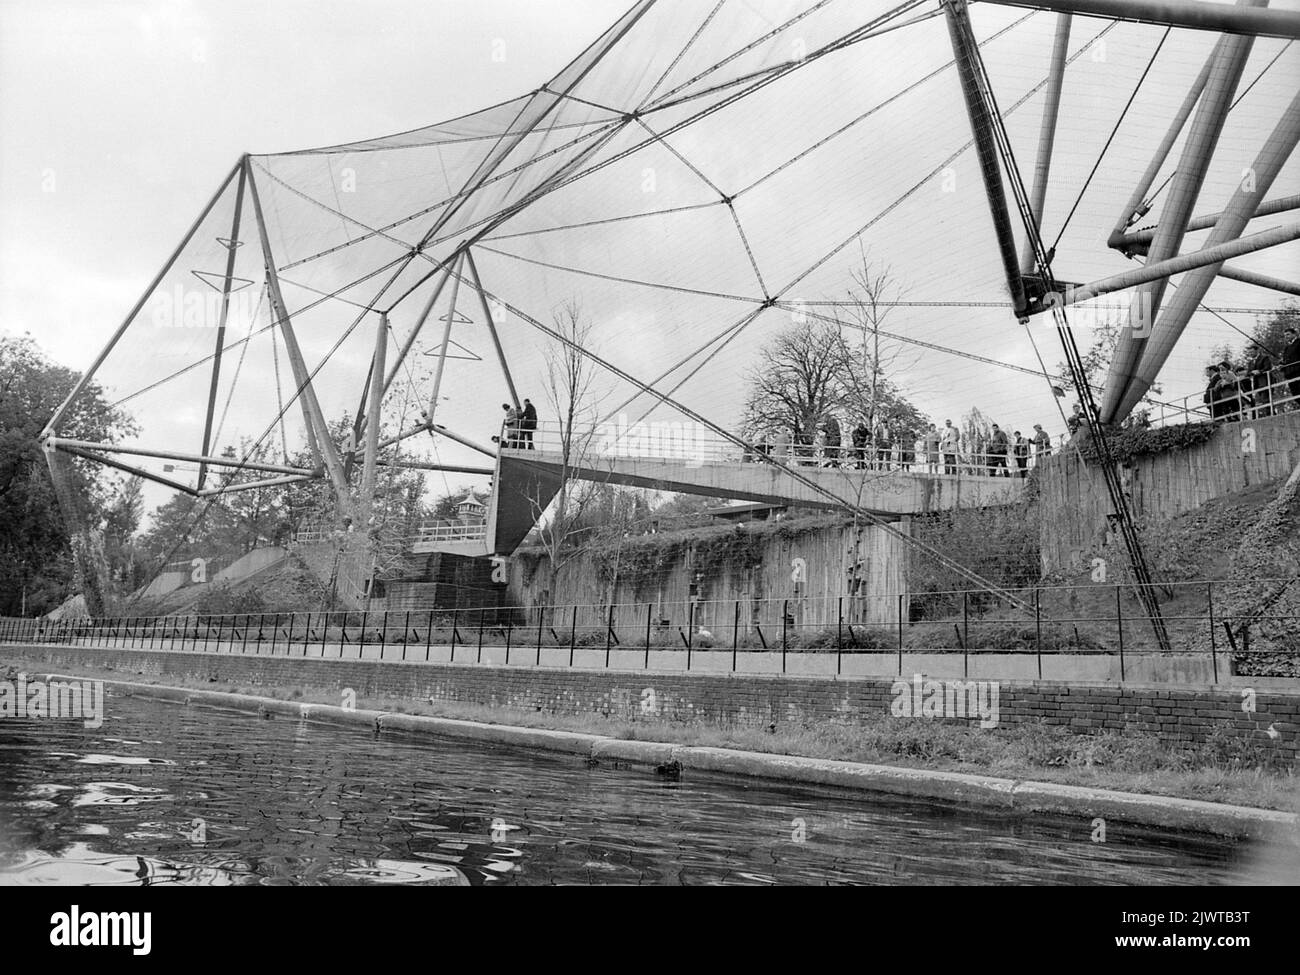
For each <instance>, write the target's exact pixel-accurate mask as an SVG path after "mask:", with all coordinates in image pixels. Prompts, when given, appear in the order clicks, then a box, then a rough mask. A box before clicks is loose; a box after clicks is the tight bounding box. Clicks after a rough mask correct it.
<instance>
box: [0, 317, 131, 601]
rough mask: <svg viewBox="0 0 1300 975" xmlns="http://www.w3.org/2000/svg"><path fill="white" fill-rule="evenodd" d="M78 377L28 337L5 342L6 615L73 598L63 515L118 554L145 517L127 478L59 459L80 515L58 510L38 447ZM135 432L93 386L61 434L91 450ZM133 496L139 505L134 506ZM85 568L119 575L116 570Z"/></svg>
mask: <svg viewBox="0 0 1300 975" xmlns="http://www.w3.org/2000/svg"><path fill="white" fill-rule="evenodd" d="M78 378H79V375H78V373H76V372H74V371H73V370H71V369H67V368H65V367H63V366H60V365H57V364H55V363H53V362H51V361H50V359H49V358H48V357H47V356H46V355H45V354H44V353H43V352H42V351H41V349H40V348H39V347H38V346H37V344H36V343H35V342H34V341H33V340H32V338H31V337H30V336H26V335H24V336H21V337H0V613H6V614H11V615H16V614H18V613H19V612H20V611H23V610H24V609H25V610H26V612H27V613H28V614H29V615H30V614H32V613H44V612H48V611H49V610H51V609H53V608H54V607H55V606H57V605H58V604H59V603H61V602H63V601H64V600H65V599H67V598H68V596H70V595H71V594H72V593H73V591H74V589H75V574H76V573H75V567H74V564H73V559H72V551H71V548H70V546H69V530H68V529H69V526H68V525H67V523H66V522H65V515H67V514H71V515H72V516H73V518H74V519H75V520H76V521H79V522H80V524H76V525H75V528H76V529H77V530H82V531H85V532H87V533H90V534H92V535H94V536H95V537H96V538H97V539H100V540H103V541H104V542H106V543H107V548H108V549H109V551H110V552H118V554H119V555H120V554H121V553H120V551H119V549H120V548H121V546H122V544H123V543H124V541H125V539H126V538H127V537H129V535H130V533H131V532H132V531H134V527H135V526H134V520H133V518H138V516H139V510H138V487H137V488H134V489H132V488H128V487H125V484H126V483H129V482H126V480H125V479H124V478H123V477H121V476H119V475H115V474H110V473H107V472H105V471H104V470H103V469H102V468H100V467H98V465H93V464H91V463H90V462H88V461H83V460H81V459H79V458H71V457H67V456H66V455H59V465H60V468H61V469H62V470H64V471H65V472H66V476H67V480H68V483H67V489H68V490H67V493H68V497H69V498H71V499H74V500H75V501H76V502H77V509H78V510H76V511H74V512H71V513H65V512H63V511H61V509H60V507H59V502H58V498H57V496H56V493H55V488H54V484H53V482H52V480H51V478H50V472H49V466H48V464H47V462H46V459H45V456H44V454H43V451H42V448H41V446H40V444H39V443H38V442H37V439H36V438H37V437H38V436H39V435H40V433H41V430H42V428H43V427H44V425H45V423H46V422H47V421H48V420H49V418H50V417H51V416H52V415H53V413H54V411H55V409H57V408H58V406H59V404H60V403H62V402H63V400H64V399H65V398H66V397H67V395H68V394H69V393H70V392H71V391H72V388H73V386H74V385H75V384H76V382H77V380H78ZM133 431H134V424H133V422H132V420H131V418H130V416H129V415H127V414H126V413H125V412H123V411H121V410H118V409H116V408H114V407H113V406H112V405H110V404H109V403H108V401H107V400H106V399H105V397H104V395H103V391H102V390H101V388H100V387H99V385H98V384H96V383H94V382H92V383H89V384H88V385H87V386H86V388H85V390H84V391H83V393H82V394H81V396H80V397H79V398H78V399H77V400H76V402H74V403H73V405H72V408H71V409H70V410H69V411H68V412H67V413H66V414H65V416H64V419H63V422H62V424H61V428H60V433H61V435H63V436H66V437H70V438H74V439H80V440H90V441H93V442H95V443H111V442H113V441H114V440H116V439H118V438H120V437H123V436H126V435H128V434H130V433H132V432H133ZM132 491H134V492H135V498H136V501H135V502H131V501H130V500H129V495H130V493H131V492H132ZM124 493H125V495H126V497H125V498H124ZM133 512H134V514H133ZM95 547H96V548H97V549H98V548H99V546H98V545H96V546H95ZM86 568H87V569H88V570H90V571H94V572H95V573H96V574H97V575H98V574H99V573H100V572H105V571H106V570H107V571H106V574H115V573H114V572H113V570H114V568H115V567H114V566H106V565H101V566H87V567H86ZM116 568H118V569H120V568H121V566H117V567H116Z"/></svg>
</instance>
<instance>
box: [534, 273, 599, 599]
mask: <svg viewBox="0 0 1300 975" xmlns="http://www.w3.org/2000/svg"><path fill="white" fill-rule="evenodd" d="M552 326H553V327H554V329H555V331H556V332H558V333H559V334H560V335H561V336H562V341H559V342H555V343H553V344H552V345H550V346H548V347H547V348H546V350H545V353H544V354H545V356H546V402H547V405H548V406H549V408H550V410H551V414H552V415H553V416H554V417H555V418H556V420H555V425H556V429H555V433H554V439H553V440H551V441H550V442H549V443H548V442H547V441H546V440H544V441H543V447H544V448H545V449H558V451H559V454H560V470H559V488H558V490H556V491H555V493H554V495H552V494H551V493H550V491H549V489H548V488H547V487H546V486H545V483H544V482H541V483H539V484H538V485H537V486H536V487H535V488H534V490H533V491H531V492H530V495H529V501H530V504H531V505H532V508H533V516H534V519H535V520H536V521H537V522H538V527H537V534H538V540H539V542H540V544H541V546H542V549H543V550H544V551H545V553H546V557H547V560H548V561H549V562H550V564H551V577H552V579H554V577H555V573H556V572H557V571H558V570H559V568H560V566H561V565H563V564H564V562H566V561H568V559H569V557H570V556H571V555H572V551H571V549H572V545H571V544H570V542H571V541H572V539H573V537H574V536H575V535H576V534H577V533H579V532H581V531H582V530H583V529H584V527H585V526H586V522H587V518H586V516H587V513H588V509H589V508H591V507H593V506H594V505H596V504H598V500H599V492H598V491H597V490H596V485H592V484H589V483H581V482H579V481H578V480H577V475H578V473H579V472H580V471H582V470H583V469H588V468H590V466H591V464H592V463H594V462H596V460H595V458H594V455H593V450H592V445H593V442H594V441H595V439H596V436H597V430H598V427H597V423H596V421H597V418H598V416H599V414H600V403H601V402H602V401H603V400H604V398H605V394H604V393H602V392H601V391H600V390H599V389H598V387H597V384H596V366H595V363H594V362H593V361H592V360H591V358H589V357H588V355H587V354H586V352H585V351H584V350H588V349H591V348H592V339H591V332H592V326H591V323H590V322H589V321H586V320H584V318H583V314H582V308H581V306H580V305H579V303H578V302H577V301H576V300H572V299H571V300H569V301H567V302H565V303H564V304H562V305H560V306H559V308H557V309H556V310H555V312H554V313H553V315H552ZM548 439H549V438H548Z"/></svg>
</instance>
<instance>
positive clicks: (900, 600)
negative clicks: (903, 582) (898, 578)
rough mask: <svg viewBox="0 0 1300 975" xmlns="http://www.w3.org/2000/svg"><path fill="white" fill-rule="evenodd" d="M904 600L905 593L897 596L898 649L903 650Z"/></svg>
mask: <svg viewBox="0 0 1300 975" xmlns="http://www.w3.org/2000/svg"><path fill="white" fill-rule="evenodd" d="M905 598H906V594H905V593H901V592H900V593H899V594H898V649H899V652H900V653H901V652H902V649H903V600H904V599H905Z"/></svg>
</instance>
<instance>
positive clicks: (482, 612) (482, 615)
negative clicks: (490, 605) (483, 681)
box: [474, 606, 487, 664]
mask: <svg viewBox="0 0 1300 975" xmlns="http://www.w3.org/2000/svg"><path fill="white" fill-rule="evenodd" d="M486 618H487V607H485V606H480V607H479V608H478V656H477V657H476V658H475V659H474V662H475V663H476V664H481V663H482V662H483V621H484V620H485V619H486Z"/></svg>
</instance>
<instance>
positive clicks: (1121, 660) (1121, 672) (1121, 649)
mask: <svg viewBox="0 0 1300 975" xmlns="http://www.w3.org/2000/svg"><path fill="white" fill-rule="evenodd" d="M1115 589H1116V598H1117V599H1118V598H1119V594H1118V590H1119V586H1116V587H1115ZM1076 632H1077V631H1076ZM1119 681H1120V683H1121V684H1122V683H1124V633H1123V630H1121V631H1120V639H1119Z"/></svg>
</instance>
